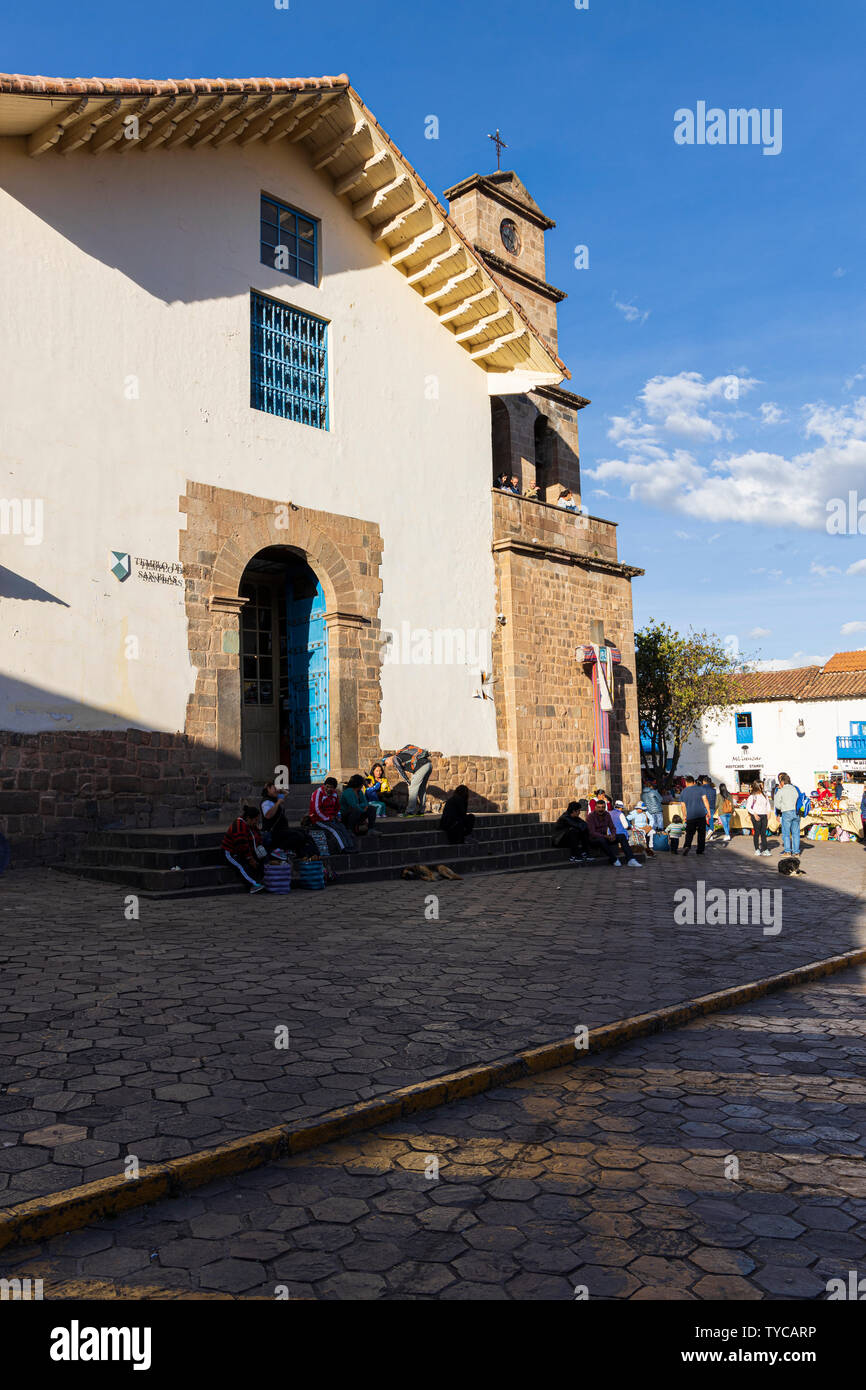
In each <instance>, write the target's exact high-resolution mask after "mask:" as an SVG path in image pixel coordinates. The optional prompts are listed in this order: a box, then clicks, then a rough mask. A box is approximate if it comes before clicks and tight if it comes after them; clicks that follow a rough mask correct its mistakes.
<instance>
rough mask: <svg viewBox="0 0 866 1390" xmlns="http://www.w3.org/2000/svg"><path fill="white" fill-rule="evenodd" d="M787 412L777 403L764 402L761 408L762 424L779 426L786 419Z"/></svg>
mask: <svg viewBox="0 0 866 1390" xmlns="http://www.w3.org/2000/svg"><path fill="white" fill-rule="evenodd" d="M785 418H786V417H785V412H784V410H782V409H781V407H780V406H778V405H776V402H775V401H764V403H763V405H762V406H761V423H762V424H764V425H779V424H781V422H782V421H783V420H784V419H785Z"/></svg>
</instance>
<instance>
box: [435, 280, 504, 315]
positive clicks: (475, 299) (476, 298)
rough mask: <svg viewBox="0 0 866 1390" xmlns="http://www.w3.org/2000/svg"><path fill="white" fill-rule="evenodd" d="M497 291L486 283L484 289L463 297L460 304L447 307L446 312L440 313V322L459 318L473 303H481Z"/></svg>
mask: <svg viewBox="0 0 866 1390" xmlns="http://www.w3.org/2000/svg"><path fill="white" fill-rule="evenodd" d="M495 293H496V291H495V290H494V289H493V288H492V287H491V286H490V285H485V286H484V289H483V290H478V292H477V293H476V294H470V295H468V296H467V297H466V299H461V300H460V302H459V303H458V304H454V305H452V307H451V308H450V309H446V310H445V312H444V313H442V314H440V315H439V322H440V323H450V322H451V320H452V319H459V317H460V315H461V314H465V313H466V310H467V309H471V308H472V305H473V304H480V302H481V300H482V299H489V298H490V296H491V295H492V294H495Z"/></svg>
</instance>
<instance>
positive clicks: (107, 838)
mask: <svg viewBox="0 0 866 1390" xmlns="http://www.w3.org/2000/svg"><path fill="white" fill-rule="evenodd" d="M296 819H297V818H295V820H296ZM289 820H290V822H292V823H294V821H293V818H292V817H291V816H290V817H289ZM438 824H439V817H438V815H436V816H434V815H429V816H418V817H400V816H394V817H391V816H389V817H387V818H385V819H382V820H379V821H377V823H376V832H377V834H378V835H413V836H414V835H418V834H423V833H424V832H425V831H429V830H430V829H431V827H432V828H433V829H434V831H436V827H438ZM541 824H543V822H542V821H541V820H540V818H539V816H538V813H537V812H535V811H519V812H518V811H515V812H510V811H485V812H477V813H476V814H475V827H476V833H477V832H479V831H483V830H491V829H496V828H497V827H501V826H503V825H541ZM225 828H226V827H225V826H224V825H222V824H220V825H219V826H212V825H193V826H166V827H165V828H164V829H154V828H151V829H146V830H133V829H117V830H108V829H106V830H103V831H100V832H99V834H98V835H94V836H90V837H89V838H88V840H87V842H86V843H87V845H88V847H90V846H92V845H94V844H100V845H105V846H109V845H110V846H112V847H128V848H130V849H133V848H135V849H162V850H166V851H170V850H173V849H176V850H182V849H199V848H207V847H210V846H216V847H217V848H219V846H220V844H221V842H222V838H223V835H224V833H225ZM436 833H438V831H436ZM551 833H552V832H551Z"/></svg>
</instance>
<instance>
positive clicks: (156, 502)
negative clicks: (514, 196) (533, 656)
mask: <svg viewBox="0 0 866 1390" xmlns="http://www.w3.org/2000/svg"><path fill="white" fill-rule="evenodd" d="M262 191H265V192H268V193H270V194H272V195H274V196H275V197H277V198H280V199H282V200H284V201H285V202H287V203H290V204H293V205H295V206H297V207H298V208H300V209H301V210H303V211H305V212H307V213H309V214H311V215H313V216H315V217H318V218H319V219H321V243H320V256H321V266H322V278H321V284H320V286H318V287H313V286H310V285H305V284H302V283H300V282H297V281H295V280H293V279H290V278H288V277H287V276H285V275H283V274H280V273H279V272H277V271H274V270H272V269H269V268H268V267H266V266H264V265H262V264H260V261H259V243H258V235H259V195H260V193H261V192H262ZM0 250H2V254H0V303H2V314H3V322H4V332H3V342H4V348H3V351H2V364H0V366H2V370H0V397H2V399H0V412H2V413H0V419H2V442H0V470H2V471H0V498H3V497H5V498H7V499H9V498H23V499H33V498H39V499H42V500H43V501H44V508H45V513H44V540H43V543H42V544H41V545H29V544H27V543H26V538H25V537H23V536H20V535H3V536H0V546H2V551H0V564H2V565H3V566H4V567H5V568H6V569H7V570H9V571H11V572H12V574H13V575H14V576H16V578H14V579H12V580H8V578H7V581H6V585H5V588H6V591H7V592H11V593H13V594H14V593H23V592H25V591H27V592H29V593H30V594H31V595H32V594H33V589H32V588H30V589H29V590H28V589H27V586H28V585H30V586H36V587H37V588H38V589H40V590H42V591H44V594H45V595H46V597H45V598H42V599H40V598H37V597H34V596H31V597H29V598H28V597H12V598H4V599H3V600H2V606H3V610H4V614H5V620H4V623H3V625H2V632H0V671H2V673H3V676H4V678H5V679H4V683H3V689H2V694H3V705H2V707H0V727H5V728H7V729H20V730H27V731H32V730H38V729H49V728H50V729H58V728H61V729H62V728H67V729H75V728H110V727H125V726H127V725H139V726H141V727H146V728H157V729H163V730H168V731H175V730H179V729H182V728H183V723H184V714H185V708H186V701H187V696H188V694H189V693H190V691H191V690H192V688H193V685H194V680H195V672H194V670H193V669H192V668H191V666H190V663H189V657H188V650H187V638H186V619H185V614H184V607H183V598H182V591H181V590H179V589H171V588H168V587H164V586H162V585H156V584H154V585H146V584H145V583H144V582H143V581H141V580H139V579H136V578H132V579H130V580H128V581H127V582H126V583H124V584H121V583H118V582H117V580H116V579H115V578H114V577H113V576H112V575H111V574H110V573H109V568H110V564H111V563H112V562H111V558H110V554H109V552H110V551H111V550H113V549H114V550H121V551H128V552H130V553H132V554H133V555H138V556H142V557H145V558H147V559H156V560H166V561H176V560H177V558H178V530H179V527H180V526H182V525H183V518H182V516H180V515H179V513H178V509H177V504H178V498H179V496H180V495H182V493H183V492H184V490H185V483H186V480H187V479H191V480H195V481H198V482H200V483H209V484H213V485H215V486H218V487H221V488H228V489H233V490H237V491H241V492H245V493H250V494H253V495H255V496H259V497H266V498H271V497H272V498H274V499H275V501H285V500H291V501H293V502H295V503H296V504H297V505H298V506H301V507H310V508H315V509H320V510H323V511H328V512H331V513H337V514H341V515H349V516H356V517H362V518H365V519H367V520H370V521H374V522H376V523H378V525H379V526H380V528H381V531H382V535H383V539H384V557H383V563H382V571H381V577H382V581H383V589H384V592H383V596H382V603H381V610H380V617H381V622H382V626H383V628H386V629H396V630H398V631H400V630H401V629H402V625H403V624H404V623H408V624H409V625H410V628H412V629H419V628H427V629H431V630H435V629H440V630H449V631H450V630H455V631H457V632H464V633H471V632H473V631H475V632H478V631H484V632H489V631H491V630H492V628H493V626H494V620H495V603H494V573H493V561H492V556H491V552H490V542H491V507H490V483H491V471H490V470H491V444H490V402H489V396H488V382H487V380H486V378H485V374H484V373H483V372H482V371H481V370H480V368H479V367H477V366H476V365H474V364H473V363H472V362H471V361H470V360H469V357H468V355H467V354H466V352H465V351H464V350H463V349H462V348H461V347H460V346H459V345H457V344H456V343H454V342H453V340H452V339H451V337H450V335H449V333H448V331H447V330H446V329H444V328H443V327H441V326H440V325H439V324H437V322H436V320H435V317H434V315H433V314H432V313H431V312H430V311H429V309H427V308H425V307H424V306H423V304H422V303H421V300H420V298H419V297H418V296H417V295H416V294H415V293H414V291H412V290H411V289H410V288H409V287H408V286H407V285H406V283H405V281H404V279H403V277H402V276H401V274H400V273H399V272H398V271H396V270H395V269H393V267H391V266H390V265H388V264H387V262H386V259H385V253H384V251H383V250H382V249H381V248H379V247H377V246H375V245H374V244H373V243H372V242H371V240H370V236H369V232H368V230H367V228H366V226H362V225H359V224H358V223H356V222H355V221H354V220H353V218H352V216H351V211H350V209H349V208H348V205H347V204H345V203H344V202H342V201H340V200H338V199H336V198H334V196H333V194H332V192H331V191H330V186H329V181H328V180H326V179H324V178H323V177H322V176H321V175H319V174H316V173H314V172H313V171H312V170H310V168H309V166H308V165H307V163H306V160H305V157H304V155H303V154H302V153H299V152H298V151H297V150H296V149H294V148H293V147H291V146H280V145H277V146H273V147H266V146H263V145H261V144H254V145H252V146H250V147H249V149H248V150H245V151H244V150H241V149H239V148H238V147H237V146H228V147H226V148H225V149H223V150H219V151H215V150H211V149H207V148H205V149H203V150H201V151H198V152H196V151H190V150H183V149H181V150H177V151H159V150H156V151H153V152H150V153H141V152H135V151H128V152H126V153H124V154H123V155H118V154H116V153H111V152H109V153H106V154H105V155H104V156H101V157H94V156H93V155H91V154H90V153H88V152H77V153H73V154H70V155H69V156H67V157H65V158H64V157H62V156H58V155H55V154H48V155H46V156H43V157H42V158H39V159H30V158H28V156H27V155H26V153H25V149H24V142H23V141H22V140H13V139H7V140H3V141H0ZM251 288H255V289H258V290H260V291H262V292H264V293H267V294H271V295H273V296H274V297H276V298H279V299H281V300H283V301H285V302H287V303H290V304H292V305H295V306H297V307H299V308H301V309H306V310H309V311H310V312H313V313H316V314H318V315H320V316H321V317H323V318H325V319H327V320H329V322H330V329H329V372H330V390H331V397H330V399H331V419H330V426H331V427H330V430H329V431H328V432H325V431H320V430H317V429H313V428H310V427H307V426H303V425H298V424H294V423H292V422H289V421H285V420H282V419H279V418H277V417H274V416H271V415H268V414H265V413H262V412H260V411H256V410H251V409H250V406H249V372H250V367H249V292H250V289H251ZM136 392H137V398H135V393H136ZM52 600H54V601H52ZM129 636H133V637H136V638H137V639H138V643H139V653H140V654H139V657H138V659H133V660H129V659H128V658H127V655H126V650H127V648H126V645H125V639H126V638H127V637H129ZM458 648H459V641H458ZM446 650H447V648H446ZM382 685H383V709H382V727H381V738H382V744H383V746H385V747H388V746H392V745H395V744H399V743H402V742H406V741H412V742H420V743H424V744H425V745H426V746H428V747H433V748H438V749H441V750H442V751H443V752H445V753H448V754H459V753H474V754H478V755H490V754H494V753H496V751H497V745H496V731H495V720H494V710H493V705H492V703H491V702H489V701H482V700H476V699H473V698H472V691H473V690H474V689H475V688H477V687H478V685H479V682H478V679H477V662H476V663H473V666H472V668H471V669H470V668H469V667H468V666H466V665H464V666H459V665H411V664H388V665H386V666H385V667H384V669H383V676H382Z"/></svg>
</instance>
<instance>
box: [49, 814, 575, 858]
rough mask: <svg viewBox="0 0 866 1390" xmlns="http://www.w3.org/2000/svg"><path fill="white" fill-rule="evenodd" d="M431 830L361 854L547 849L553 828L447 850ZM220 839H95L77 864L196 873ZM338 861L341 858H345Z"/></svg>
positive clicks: (367, 843)
mask: <svg viewBox="0 0 866 1390" xmlns="http://www.w3.org/2000/svg"><path fill="white" fill-rule="evenodd" d="M427 830H428V833H427V834H421V833H418V831H417V830H414V831H412V832H407V833H405V834H382V835H380V834H374V835H372V836H368V837H365V838H362V839H361V840H360V841H359V845H360V849H359V851H358V853H360V854H362V855H363V856H364V858H365V859H367V860H372V859H373V858H375V857H377V856H379V857H381V856H383V855H384V856H392V857H393V856H394V855H396V856H398V857H399V858H400V859H401V862H405V861H406V857H407V855H408V856H409V857H410V858H411V859H412V860H414V859H415V858H416V855H418V854H420V855H422V857H423V856H424V855H428V854H435V853H438V852H440V851H441V850H442V849H443V848H445V849H451V848H455V849H458V850H459V849H468V848H469V846H470V845H472V844H475V845H478V846H483V847H484V848H485V849H489V848H493V847H496V846H499V845H503V846H505V845H507V846H509V847H510V848H518V849H528V848H533V847H534V846H536V845H537V846H547V845H549V844H550V842H551V840H552V838H553V833H554V832H553V829H552V827H548V826H545V825H541V824H530V825H522V824H517V825H513V824H504V825H500V826H489V827H482V828H481V829H480V830H478V831H476V832H474V833H473V835H472V837H471V839H470V841H469V842H468V844H467V845H466V846H462V847H461V846H449V845H448V842H447V841H446V840H444V839H443V837H442V835H441V833H440V832H439V831H438V830H436V828H435V826H432V825H428V827H427ZM221 838H222V837H221V836H220V837H217V839H216V840H215V841H214V842H212V843H210V844H203V843H201V842H199V841H197V842H196V843H195V844H194V845H191V846H190V847H181V848H177V847H174V846H171V847H167V848H166V847H162V846H160V847H158V848H157V847H154V846H152V845H145V846H143V847H139V845H138V844H137V843H135V842H134V843H133V844H131V845H129V844H115V843H113V842H110V841H107V840H97V841H95V842H93V843H89V844H86V845H84V846H83V847H82V848H81V849H80V850H79V851H78V853H77V854H76V857H75V862H76V863H77V864H78V865H79V866H81V867H90V866H93V865H100V864H105V865H111V864H116V863H122V864H127V865H137V866H139V867H140V868H143V869H174V868H175V867H176V866H179V867H180V868H182V869H194V868H198V867H205V866H207V865H213V864H220V865H222V864H223V863H224V860H223V853H222V846H221ZM518 842H519V843H518ZM337 857H338V858H340V859H343V858H346V857H347V856H344V855H340V856H337Z"/></svg>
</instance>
